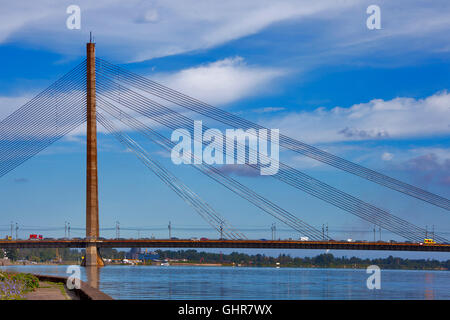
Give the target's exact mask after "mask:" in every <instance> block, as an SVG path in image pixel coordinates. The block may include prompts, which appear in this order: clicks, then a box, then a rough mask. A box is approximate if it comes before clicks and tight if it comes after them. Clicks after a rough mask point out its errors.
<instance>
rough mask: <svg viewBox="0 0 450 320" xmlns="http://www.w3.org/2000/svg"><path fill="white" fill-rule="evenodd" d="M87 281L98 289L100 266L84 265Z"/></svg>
mask: <svg viewBox="0 0 450 320" xmlns="http://www.w3.org/2000/svg"><path fill="white" fill-rule="evenodd" d="M84 269H85V272H86V277H87V283H88V284H89V285H90V286H91V287H93V288H96V289H98V288H99V287H100V268H99V267H95V266H89V267H85V268H84Z"/></svg>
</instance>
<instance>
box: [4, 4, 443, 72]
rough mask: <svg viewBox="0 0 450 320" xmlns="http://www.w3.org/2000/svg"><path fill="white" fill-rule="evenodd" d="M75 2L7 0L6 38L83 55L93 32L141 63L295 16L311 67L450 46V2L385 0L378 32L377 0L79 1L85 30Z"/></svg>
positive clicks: (114, 52) (115, 51)
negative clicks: (73, 25) (372, 20)
mask: <svg viewBox="0 0 450 320" xmlns="http://www.w3.org/2000/svg"><path fill="white" fill-rule="evenodd" d="M71 4H73V3H72V1H69V0H66V1H58V2H55V1H52V0H36V1H29V2H27V3H26V4H24V3H23V2H22V1H9V2H6V1H4V3H2V10H1V11H0V21H2V23H1V24H0V43H3V42H7V41H14V42H15V43H22V44H23V43H26V44H28V45H32V46H33V47H38V48H47V49H50V50H52V51H56V52H61V53H65V54H69V55H77V56H80V55H83V54H84V48H83V46H82V45H80V44H82V43H83V42H85V41H87V40H88V36H89V31H93V32H94V35H95V37H96V39H97V40H98V42H99V43H101V48H102V49H103V50H102V51H103V52H104V53H106V52H107V53H108V57H114V58H119V59H121V60H122V61H123V60H127V61H141V60H146V59H150V58H152V57H160V56H166V55H172V54H177V53H183V52H188V51H192V50H198V49H207V48H211V47H214V46H217V45H221V44H224V43H226V42H229V41H232V40H236V39H240V38H243V37H246V36H249V35H253V34H256V33H259V32H261V31H262V30H264V29H266V28H268V27H270V26H272V25H274V24H276V23H280V22H285V21H295V22H296V23H299V25H297V26H295V27H293V28H297V27H298V28H303V30H307V31H305V32H306V33H305V35H306V36H308V34H310V35H312V34H313V35H314V37H313V38H311V37H309V36H308V41H297V40H299V39H297V38H293V39H292V42H291V43H290V46H291V47H292V48H294V47H296V49H298V50H295V51H296V52H297V56H299V57H301V58H302V60H301V61H302V65H307V64H308V63H311V62H313V61H314V63H325V62H326V61H327V59H328V58H329V57H330V56H332V55H335V56H336V55H337V56H340V57H342V54H344V55H348V54H350V53H358V52H359V53H361V52H362V51H364V52H369V53H373V52H374V51H375V50H376V52H377V56H380V55H388V56H392V54H393V53H394V52H398V50H403V51H405V50H406V51H408V52H414V51H417V49H419V48H420V49H423V50H426V51H427V52H429V53H432V52H445V51H446V50H448V44H447V43H446V42H445V41H442V39H443V38H444V37H445V36H446V35H447V34H448V31H450V10H448V9H449V3H448V1H447V0H435V1H433V2H429V1H422V0H399V1H390V2H383V3H382V4H381V10H382V30H376V31H369V30H367V28H366V27H365V19H366V17H367V14H366V12H365V9H366V8H367V6H368V5H369V4H372V1H371V0H341V1H336V0H316V1H310V0H278V1H273V0H246V1H241V0H228V1H211V0H153V1H141V0H128V1H122V0H96V1H91V0H79V1H77V5H79V6H80V7H81V19H82V24H81V30H68V29H67V28H66V24H65V20H66V19H67V17H68V15H67V14H66V8H67V6H68V5H71ZM293 35H294V36H295V33H293ZM280 40H283V39H280ZM284 40H286V39H284ZM399 40H401V41H399ZM406 42H407V43H408V45H405V43H406ZM283 43H286V42H283ZM273 45H276V43H274V44H273ZM358 63H360V62H358Z"/></svg>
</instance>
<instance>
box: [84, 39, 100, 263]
mask: <svg viewBox="0 0 450 320" xmlns="http://www.w3.org/2000/svg"><path fill="white" fill-rule="evenodd" d="M86 55H87V63H86V66H87V67H86V71H87V74H86V82H87V83H86V85H87V86H86V89H87V92H86V104H87V105H86V107H87V125H86V128H87V129H86V145H87V149H86V239H87V240H88V241H89V243H88V245H87V247H86V255H85V258H84V259H83V262H82V265H84V266H103V265H104V263H103V260H102V259H101V257H100V255H99V251H98V248H97V245H96V240H97V239H98V237H99V219H98V174H97V119H96V89H95V43H93V42H92V41H90V42H89V43H87V44H86Z"/></svg>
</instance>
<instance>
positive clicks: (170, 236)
mask: <svg viewBox="0 0 450 320" xmlns="http://www.w3.org/2000/svg"><path fill="white" fill-rule="evenodd" d="M168 228H169V240H170V239H172V224H171V223H170V221H169V225H168Z"/></svg>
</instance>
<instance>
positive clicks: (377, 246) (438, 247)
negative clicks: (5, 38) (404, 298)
mask: <svg viewBox="0 0 450 320" xmlns="http://www.w3.org/2000/svg"><path fill="white" fill-rule="evenodd" d="M93 242H94V243H95V244H96V245H97V247H99V248H254V249H335V250H395V251H437V252H450V244H420V243H404V242H395V243H390V242H346V241H297V240H292V241H291V240H275V241H270V240H267V241H264V240H201V241H199V240H182V239H180V240H173V239H171V240H168V239H151V240H150V239H125V240H97V241H91V242H89V241H87V240H84V239H81V240H0V248H3V249H9V248H85V247H86V246H87V245H88V244H92V243H93Z"/></svg>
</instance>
